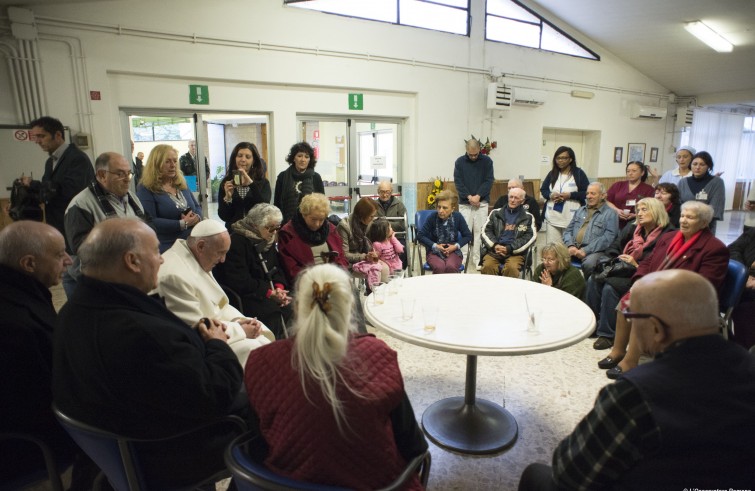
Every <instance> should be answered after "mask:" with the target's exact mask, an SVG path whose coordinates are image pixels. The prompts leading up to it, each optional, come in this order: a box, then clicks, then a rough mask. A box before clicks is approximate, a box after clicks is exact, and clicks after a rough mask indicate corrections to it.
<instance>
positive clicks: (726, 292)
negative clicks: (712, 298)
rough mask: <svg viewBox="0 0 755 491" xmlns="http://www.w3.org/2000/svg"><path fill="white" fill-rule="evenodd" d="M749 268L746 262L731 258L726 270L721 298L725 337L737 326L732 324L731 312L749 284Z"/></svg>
mask: <svg viewBox="0 0 755 491" xmlns="http://www.w3.org/2000/svg"><path fill="white" fill-rule="evenodd" d="M747 275H748V273H747V268H746V267H745V265H744V264H742V263H740V262H738V261H735V260H733V259H729V266H728V268H727V270H726V278H725V279H724V284H723V287H722V289H721V298H720V299H719V305H720V310H721V315H722V318H721V323H722V326H721V327H722V329H723V334H724V337H727V338H728V337H729V336H730V335H732V334H733V333H734V329H736V327H735V326H732V321H731V313H732V311H733V310H734V307H736V306H737V304H739V300H740V299H741V298H742V293H743V292H744V291H745V285H746V284H747Z"/></svg>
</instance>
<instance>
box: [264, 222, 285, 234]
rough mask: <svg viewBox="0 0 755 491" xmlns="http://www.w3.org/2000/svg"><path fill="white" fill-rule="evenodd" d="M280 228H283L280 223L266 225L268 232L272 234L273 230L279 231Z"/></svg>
mask: <svg viewBox="0 0 755 491" xmlns="http://www.w3.org/2000/svg"><path fill="white" fill-rule="evenodd" d="M280 229H281V226H280V224H278V225H267V226H266V227H265V230H267V231H268V232H270V233H271V234H272V233H273V232H277V231H278V230H280Z"/></svg>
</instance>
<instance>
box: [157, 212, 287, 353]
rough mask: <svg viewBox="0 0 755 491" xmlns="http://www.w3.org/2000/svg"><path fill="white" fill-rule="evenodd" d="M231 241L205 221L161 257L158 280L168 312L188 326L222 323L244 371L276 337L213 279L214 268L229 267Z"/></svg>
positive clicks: (222, 230) (216, 225) (220, 226)
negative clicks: (225, 263)
mask: <svg viewBox="0 0 755 491" xmlns="http://www.w3.org/2000/svg"><path fill="white" fill-rule="evenodd" d="M230 247H231V237H230V235H229V234H228V230H227V229H226V228H225V225H223V224H222V223H220V222H218V221H215V220H203V221H201V222H199V223H198V224H197V225H195V226H194V228H193V229H192V231H191V235H189V238H188V239H186V240H183V239H178V240H176V242H175V244H173V246H172V247H171V248H170V249H168V250H167V251H165V253H164V254H163V261H164V262H163V265H162V266H161V267H160V271H159V272H158V274H157V280H158V285H157V292H158V294H159V295H160V296H161V297H163V298H164V299H165V306H166V307H168V310H170V311H171V312H173V313H174V314H175V315H176V316H177V317H178V318H180V319H181V320H183V321H184V322H185V323H186V324H187V325H193V324H194V323H195V322H196V320H197V319H199V318H201V317H208V318H210V319H216V320H219V321H221V322H222V323H223V325H224V326H225V330H226V331H225V332H226V334H227V335H228V344H229V345H230V346H231V349H233V352H234V353H236V356H237V357H238V359H239V362H240V363H241V366H242V367H243V366H246V359H247V358H248V357H249V352H250V351H251V350H253V349H255V348H259V347H260V346H264V345H266V344H268V343H270V341H275V335H274V334H273V333H272V332H271V331H270V330H269V329H268V328H267V327H265V326H264V325H263V324H262V323H260V322H259V321H258V320H257V319H250V318H248V317H245V316H244V314H242V313H241V312H239V311H238V309H236V307H234V306H232V305H231V304H230V302H229V301H228V296H227V295H226V294H225V292H224V291H223V289H222V288H221V287H220V285H219V284H218V282H217V281H216V280H215V277H214V276H213V275H212V268H214V267H215V265H216V264H218V263H220V262H223V261H225V255H226V253H227V252H228V249H230Z"/></svg>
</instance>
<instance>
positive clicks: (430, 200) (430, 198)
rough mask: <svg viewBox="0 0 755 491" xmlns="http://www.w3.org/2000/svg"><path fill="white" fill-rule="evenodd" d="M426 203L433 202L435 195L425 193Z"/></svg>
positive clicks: (430, 203) (431, 203)
mask: <svg viewBox="0 0 755 491" xmlns="http://www.w3.org/2000/svg"><path fill="white" fill-rule="evenodd" d="M427 204H428V205H433V204H435V195H434V194H428V195H427Z"/></svg>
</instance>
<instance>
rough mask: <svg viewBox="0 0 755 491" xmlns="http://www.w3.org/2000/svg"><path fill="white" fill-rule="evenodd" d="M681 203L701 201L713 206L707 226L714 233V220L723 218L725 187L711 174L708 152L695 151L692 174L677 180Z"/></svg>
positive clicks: (720, 180)
mask: <svg viewBox="0 0 755 491" xmlns="http://www.w3.org/2000/svg"><path fill="white" fill-rule="evenodd" d="M679 197H680V198H681V200H682V203H685V202H687V201H693V200H694V201H701V202H703V203H707V204H709V205H710V206H711V207H712V208H713V220H711V222H710V225H708V228H709V229H710V231H711V232H712V233H713V234H714V235H715V233H716V221H717V220H723V219H724V201H725V200H726V187H725V186H724V180H723V179H721V178H720V177H718V176H716V175H715V174H713V157H711V155H710V154H709V153H708V152H704V151H703V152H697V153H696V154H695V155H694V157H692V175H691V176H689V177H686V178H684V179H682V180H681V181H679Z"/></svg>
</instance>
